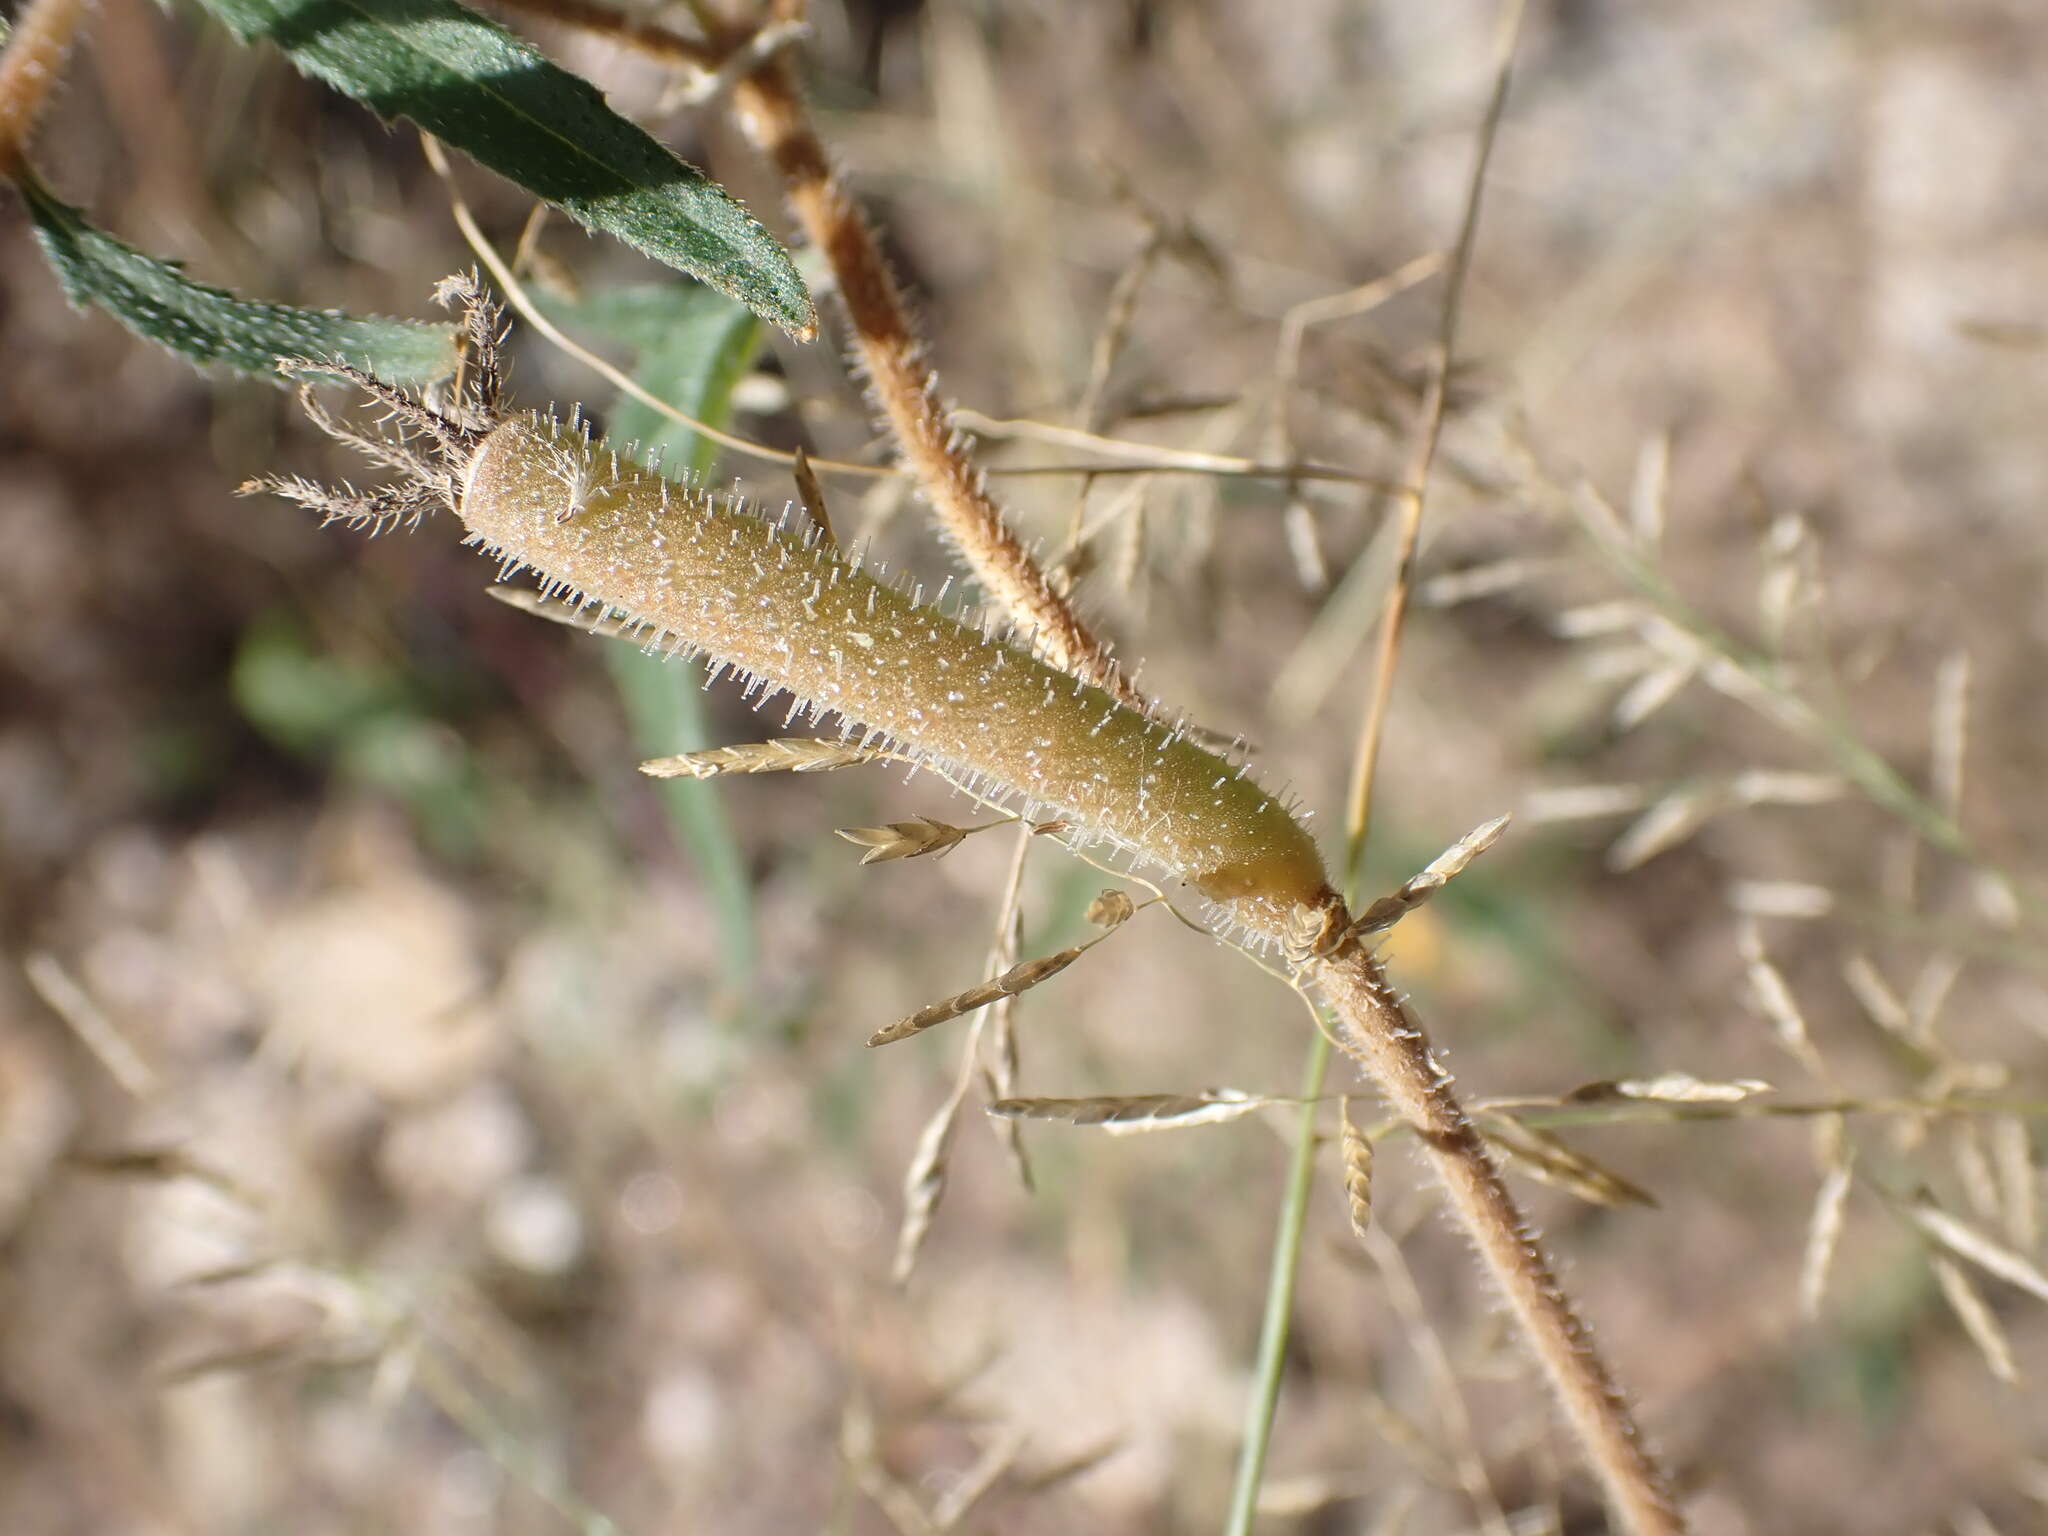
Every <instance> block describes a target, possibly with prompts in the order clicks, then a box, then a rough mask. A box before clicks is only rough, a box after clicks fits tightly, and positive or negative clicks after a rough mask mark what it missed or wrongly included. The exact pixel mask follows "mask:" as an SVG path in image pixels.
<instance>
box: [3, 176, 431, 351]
mask: <svg viewBox="0 0 2048 1536" xmlns="http://www.w3.org/2000/svg"><path fill="white" fill-rule="evenodd" d="M20 186H21V193H22V196H23V197H24V198H25V199H26V200H27V202H28V211H29V216H30V217H31V218H33V219H34V220H35V226H36V239H37V241H38V243H40V244H41V246H42V248H43V254H44V255H45V256H47V257H48V258H49V261H50V265H51V266H52V267H54V268H55V269H56V271H57V278H58V281H59V282H61V283H62V284H63V285H64V293H65V296H66V297H67V298H69V299H70V300H71V302H72V303H73V304H75V305H77V306H78V307H79V308H81V309H84V308H86V307H88V306H97V307H99V308H101V309H104V310H106V311H107V313H108V314H110V315H112V316H113V317H114V318H115V319H116V320H119V321H120V322H121V323H122V324H123V325H125V326H127V327H128V329H129V330H131V331H133V332H135V333H136V334H137V335H138V336H143V337H146V338H148V339H149V340H151V341H155V342H161V343H162V344H163V345H164V346H166V347H169V348H170V349H171V350H172V351H174V352H178V353H182V354H183V355H184V356H186V357H188V358H190V359H192V361H193V362H194V363H197V364H199V365H200V366H201V367H207V366H211V365H214V364H218V365H220V366H223V367H227V368H233V369H236V370H238V371H239V372H242V373H249V374H256V375H259V376H261V377H264V378H271V379H278V380H279V382H283V380H282V379H281V378H280V376H279V374H278V372H277V368H276V363H277V360H278V359H279V358H280V357H308V358H314V359H317V360H319V361H323V362H348V363H353V364H355V365H356V366H357V367H358V368H363V369H366V370H368V371H369V372H371V373H374V374H375V375H377V377H378V378H380V379H385V380H388V381H389V382H391V383H393V384H425V383H429V382H431V381H432V380H435V379H440V378H445V377H447V375H448V374H449V373H450V372H452V371H453V370H454V367H455V330H454V328H453V327H452V326H447V325H421V324H418V323H415V322H413V321H410V320H383V319H359V318H357V317H355V316H353V315H344V314H342V313H340V312H339V311H336V310H319V309H294V308H293V307H291V306H290V305H287V304H264V303H258V302H256V301H255V300H251V299H240V298H236V297H235V295H233V294H232V293H229V292H227V291H226V290H225V289H222V288H213V287H209V286H208V285H207V284H205V283H197V282H194V281H193V280H192V279H191V278H189V277H187V276H185V274H184V273H183V272H182V271H180V270H179V269H178V267H177V265H176V263H174V262H168V261H160V260H158V259H157V258H156V257H154V256H145V255H144V254H143V253H142V252H141V251H138V250H136V249H135V248H134V247H133V246H129V245H124V244H122V243H121V242H120V241H119V240H116V239H115V238H114V237H113V236H112V235H110V234H108V233H106V232H105V231H104V230H101V229H97V228H95V227H94V226H93V225H92V224H90V223H89V222H87V220H86V218H85V215H84V214H82V213H80V212H79V211H78V210H77V209H76V208H73V207H72V206H70V204H68V203H65V202H62V201H60V200H59V199H58V198H56V197H55V196H54V195H52V194H51V192H50V190H49V189H48V188H47V187H45V186H43V185H42V184H41V183H39V182H37V181H36V180H35V179H34V178H32V177H24V178H23V179H22V181H21V183H20Z"/></svg>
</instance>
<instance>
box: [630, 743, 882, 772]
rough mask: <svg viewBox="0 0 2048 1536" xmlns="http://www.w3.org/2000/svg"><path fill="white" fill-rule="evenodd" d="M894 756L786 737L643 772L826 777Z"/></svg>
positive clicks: (673, 760)
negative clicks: (839, 770)
mask: <svg viewBox="0 0 2048 1536" xmlns="http://www.w3.org/2000/svg"><path fill="white" fill-rule="evenodd" d="M893 755H894V754H892V753H888V752H878V751H876V750H874V749H873V748H871V747H856V746H853V745H851V744H849V743H847V742H840V741H814V740H812V739H810V738H809V737H804V736H785V737H783V738H781V739H779V740H776V741H750V742H745V743H743V744H741V745H738V746H731V747H709V748H706V749H705V750H704V751H702V752H679V753H677V754H676V755H675V756H674V757H651V758H649V759H648V760H647V761H646V762H644V763H642V764H641V765H640V771H641V772H642V773H644V774H646V775H647V776H648V777H649V778H650V779H715V778H717V777H718V776H719V775H720V774H725V773H826V772H829V771H830V770H832V769H834V768H853V767H857V766H858V765H859V764H861V763H878V762H888V761H890V760H891V759H892V758H893Z"/></svg>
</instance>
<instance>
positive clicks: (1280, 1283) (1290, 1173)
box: [1223, 1030, 1330, 1536]
mask: <svg viewBox="0 0 2048 1536" xmlns="http://www.w3.org/2000/svg"><path fill="white" fill-rule="evenodd" d="M1329 1071H1330V1040H1329V1037H1328V1036H1327V1035H1325V1034H1324V1033H1323V1032H1322V1031H1321V1030H1317V1031H1316V1032H1315V1041H1314V1043H1313V1044H1312V1045H1310V1047H1309V1052H1308V1062H1307V1064H1306V1065H1305V1066H1304V1067H1303V1068H1302V1074H1301V1115H1300V1117H1299V1118H1298V1119H1297V1120H1296V1121H1295V1125H1294V1152H1293V1155H1292V1156H1291V1157H1290V1158H1289V1159H1288V1163H1287V1184H1286V1187H1285V1188H1284V1189H1283V1190H1282V1191H1281V1195H1280V1219H1279V1221H1278V1222H1277V1223H1275V1225H1274V1229H1273V1256H1272V1261H1271V1263H1270V1264H1269V1265H1268V1267H1267V1273H1266V1305H1265V1309H1264V1312H1263V1313H1262V1315H1261V1316H1260V1318H1259V1347H1258V1353H1257V1355H1256V1356H1255V1357H1254V1361H1253V1365H1252V1389H1251V1395H1250V1396H1249V1397H1247V1398H1246V1399H1245V1407H1244V1441H1243V1444H1242V1445H1241V1446H1240V1447H1239V1449H1238V1453H1237V1477H1236V1480H1235V1481H1234V1482H1233V1483H1232V1485H1231V1489H1230V1514H1229V1517H1228V1518H1227V1519H1226V1520H1225V1521H1224V1524H1223V1529H1224V1532H1225V1533H1226V1536H1249V1533H1250V1531H1251V1528H1252V1516H1253V1515H1254V1514H1256V1513H1257V1512H1258V1507H1259V1487H1260V1485H1261V1484H1262V1483H1263V1482H1264V1481H1265V1476H1266V1453H1267V1452H1268V1451H1269V1450H1270V1449H1271V1448H1272V1443H1273V1420H1274V1417H1275V1415H1276V1414H1277V1412H1278V1410H1279V1406H1280V1378H1281V1376H1282V1375H1283V1374H1284V1373H1285V1370H1286V1365H1287V1336H1288V1334H1289V1332H1290V1331H1291V1330H1292V1328H1293V1325H1294V1291H1295V1284H1296V1281H1297V1279H1298V1277H1299V1275H1300V1273H1301V1240H1302V1234H1303V1233H1304V1232H1305V1231H1306V1229H1307V1225H1308V1201H1309V1192H1310V1190H1311V1189H1313V1188H1314V1186H1315V1174H1316V1145H1317V1136H1316V1117H1317V1116H1318V1115H1319V1114H1320V1113H1321V1111H1322V1102H1321V1101H1322V1096H1323V1085H1324V1082H1325V1081H1326V1080H1327V1078H1328V1076H1329Z"/></svg>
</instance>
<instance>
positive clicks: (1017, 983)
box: [863, 861, 1108, 1045]
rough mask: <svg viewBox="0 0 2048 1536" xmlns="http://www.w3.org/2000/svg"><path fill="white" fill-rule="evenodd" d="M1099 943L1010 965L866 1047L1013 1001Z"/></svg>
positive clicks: (923, 1010)
mask: <svg viewBox="0 0 2048 1536" xmlns="http://www.w3.org/2000/svg"><path fill="white" fill-rule="evenodd" d="M863 862H865V861H863ZM1103 937H1104V938H1106V937H1108V935H1106V934H1105V935H1104V936H1103ZM1101 942H1102V940H1101V939H1090V940H1089V941H1088V942H1087V943H1086V944H1076V945H1074V946H1072V947H1071V948H1068V949H1063V950H1060V951H1059V952H1058V953H1057V954H1051V955H1041V956H1039V957H1038V958H1037V959H1036V960H1025V961H1023V962H1021V963H1019V964H1017V965H1013V966H1011V967H1010V968H1009V969H1008V970H1007V971H1005V972H1003V974H1002V975H1000V976H997V977H994V978H993V979H991V980H989V981H984V982H983V983H981V985H979V986H976V987H969V988H968V989H967V990H966V991H965V992H956V993H954V994H953V996H951V997H948V998H942V999H940V1000H939V1001H938V1002H936V1003H929V1004H927V1005H926V1006H924V1007H922V1008H920V1009H918V1010H917V1012H915V1013H913V1014H911V1015H910V1016H909V1017H908V1018H905V1019H899V1020H898V1021H897V1022H896V1023H894V1024H891V1025H890V1026H889V1027H888V1028H886V1029H878V1030H876V1031H875V1032H874V1033H873V1034H872V1035H870V1036H868V1044H869V1045H894V1044H895V1043H896V1042H897V1041H898V1040H908V1039H909V1038H910V1037H911V1036H912V1035H921V1034H923V1033H924V1032H925V1031H926V1030H928V1029H930V1028H931V1027H932V1026H933V1025H935V1024H944V1023H945V1022H946V1021H947V1020H949V1019H957V1018H959V1017H960V1015H961V1014H963V1013H972V1012H974V1010H975V1009H977V1008H986V1007H987V1006H988V1005H989V1004H990V1003H993V1002H995V1001H996V1000H997V999H998V998H1004V997H1015V996H1016V995H1017V994H1018V993H1019V992H1027V991H1029V990H1030V989H1031V988H1033V987H1035V986H1037V985H1038V984H1039V983H1040V982H1042V981H1048V980H1050V979H1051V978H1052V977H1054V976H1057V975H1059V973H1060V972H1061V971H1064V970H1065V969H1066V968H1067V967H1068V966H1070V965H1072V964H1073V963H1074V962H1075V961H1076V960H1078V959H1080V958H1081V956H1082V955H1083V954H1085V953H1087V951H1089V950H1091V949H1093V948H1094V947H1095V946H1096V945H1097V944H1100V943H1101Z"/></svg>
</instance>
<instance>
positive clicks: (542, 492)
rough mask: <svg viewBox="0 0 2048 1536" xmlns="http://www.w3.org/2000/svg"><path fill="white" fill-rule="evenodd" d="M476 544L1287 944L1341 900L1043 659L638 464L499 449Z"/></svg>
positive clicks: (1251, 807)
mask: <svg viewBox="0 0 2048 1536" xmlns="http://www.w3.org/2000/svg"><path fill="white" fill-rule="evenodd" d="M459 490H460V494H459V497H458V500H457V511H458V513H459V514H460V516H461V518H462V521H463V523H464V524H465V525H466V526H467V528H468V529H469V533H470V539H471V542H473V543H477V544H481V545H482V546H484V547H485V549H487V550H488V551H490V552H491V553H493V554H496V555H498V556H500V557H501V558H502V559H503V560H504V561H505V562H506V566H507V569H508V571H509V570H511V569H515V568H518V567H526V566H530V567H532V568H533V569H534V570H535V571H536V572H538V573H539V574H540V576H541V578H542V581H543V582H544V584H545V586H546V588H547V590H548V591H550V592H563V593H567V594H570V595H572V596H574V597H576V598H578V599H582V600H597V601H602V602H604V603H606V604H608V605H610V606H612V607H615V608H618V609H620V610H623V611H624V612H625V613H627V614H628V615H630V616H632V618H633V619H634V620H636V621H637V622H638V623H639V624H641V625H643V626H646V627H647V628H648V629H649V630H651V631H652V632H653V643H654V644H656V645H665V646H667V647H668V648H669V649H671V650H674V651H685V650H688V651H695V652H701V653H703V654H704V655H705V656H707V657H708V658H710V660H711V661H712V663H713V665H714V667H715V668H731V669H732V670H733V671H734V672H735V673H736V674H738V675H740V676H741V677H743V678H744V679H745V680H746V681H747V683H748V691H749V692H752V691H754V690H755V689H756V688H760V689H769V688H779V689H786V690H787V691H788V692H789V693H790V694H792V695H793V696H794V697H795V699H796V701H797V703H796V706H795V709H793V710H792V716H794V714H795V713H797V712H800V711H803V712H808V713H810V714H811V715H812V716H813V717H819V716H823V715H825V714H827V713H832V714H837V715H838V716H840V717H841V719H842V720H844V721H845V722H847V723H848V734H849V735H850V736H859V737H860V739H862V740H863V741H864V742H866V743H869V744H886V745H889V746H891V747H893V748H894V749H895V750H898V751H900V752H903V753H904V754H906V755H908V756H910V757H912V758H914V759H916V760H918V761H922V762H925V763H928V764H930V766H932V767H933V768H935V769H937V770H939V771H940V772H942V773H944V774H945V775H946V776H947V777H948V778H949V779H951V780H952V781H954V782H955V783H957V784H959V785H960V786H961V787H963V788H965V789H967V790H969V791H970V792H971V793H974V794H976V795H979V796H982V797H983V798H986V799H990V800H993V801H995V802H997V803H1000V804H1004V805H1006V806H1009V807H1010V808H1012V809H1015V810H1017V811H1019V812H1020V813H1021V814H1023V815H1025V816H1027V817H1031V818H1033V819H1036V818H1039V817H1043V816H1052V817H1057V818H1059V819H1060V820H1063V821H1066V822H1068V823H1070V824H1071V825H1072V826H1073V828H1074V829H1075V832H1076V834H1077V835H1078V836H1079V837H1080V838H1082V839H1084V840H1098V839H1099V840H1102V841H1106V842H1108V843H1111V844H1113V845H1114V846H1116V847H1117V848H1119V849H1121V850H1124V851H1125V852H1127V853H1129V854H1132V855H1135V856H1136V857H1137V858H1138V859H1140V860H1141V861H1149V862H1151V863H1155V864H1158V865H1161V866H1163V867H1164V868H1165V869H1167V870H1169V871H1171V872H1172V873H1173V874H1175V875H1177V876H1178V877H1180V878H1181V879H1183V880H1185V881H1187V882H1188V883H1189V884H1190V885H1192V886H1194V887H1195V888H1196V889H1197V890H1198V891H1200V892H1201V893H1202V894H1203V895H1204V896H1206V897H1207V898H1209V899H1210V900H1211V901H1212V902H1214V903H1215V904H1216V905H1217V906H1218V908H1220V909H1221V915H1223V916H1224V917H1225V918H1227V919H1228V920H1229V921H1231V922H1234V923H1237V924H1240V925H1242V926H1243V927H1244V928H1245V929H1247V930H1249V931H1250V932H1251V933H1253V934H1255V935H1257V936H1259V937H1261V938H1265V939H1277V940H1284V939H1285V938H1286V936H1287V935H1288V933H1289V931H1290V918H1291V916H1292V914H1295V913H1297V912H1298V911H1299V909H1300V908H1302V907H1303V906H1305V905H1316V904H1319V903H1321V902H1323V901H1324V900H1325V899H1326V898H1327V896H1328V894H1329V886H1328V882H1327V880H1326V879H1325V877H1324V873H1323V866H1322V860H1321V858H1320V857H1319V856H1318V854H1317V852H1316V847H1315V843H1314V841H1313V840H1312V839H1311V838H1310V837H1309V834H1308V832H1307V831H1306V829H1305V828H1303V827H1302V825H1301V824H1300V823H1299V822H1298V821H1296V820H1295V818H1294V817H1293V816H1292V815H1290V814H1289V813H1288V811H1287V809H1286V808H1285V807H1284V806H1282V805H1281V803H1280V802H1279V801H1277V800H1275V799H1274V798H1273V797H1272V796H1271V795H1269V794H1267V793H1266V792H1265V791H1264V790H1263V789H1261V788H1260V787H1259V786H1258V785H1257V784H1256V783H1254V782H1253V781H1252V779H1251V778H1250V777H1249V776H1248V775H1247V774H1246V772H1245V771H1244V769H1243V768H1242V767H1241V766H1239V765H1237V764H1233V763H1230V762H1227V761H1225V760H1224V759H1222V758H1220V757H1218V756H1216V755H1215V754H1213V753H1211V752H1208V751H1205V750H1204V749H1203V748H1201V747H1200V746H1198V745H1196V744H1195V743H1194V742H1193V741H1191V740H1189V739H1188V738H1187V736H1186V735H1185V734H1184V733H1182V732H1181V731H1179V730H1178V729H1176V728H1175V727H1173V726H1171V725H1168V724H1166V723H1163V722H1161V721H1158V720H1154V719H1150V718H1148V717H1147V716H1145V715H1143V714H1140V713H1139V712H1137V711H1136V710H1133V709H1130V708H1128V707H1126V706H1124V705H1122V704H1119V703H1118V702H1117V701H1116V700H1114V699H1112V698H1111V697H1110V696H1109V695H1108V694H1106V693H1105V692H1103V691H1102V690H1101V689H1099V688H1096V687H1092V686H1089V685H1087V684H1083V683H1080V682H1077V681H1076V680H1075V679H1073V678H1071V677H1068V676H1066V675H1065V674H1063V673H1060V672H1057V671H1054V670H1053V669H1052V668H1050V667H1048V666H1046V665H1045V664H1044V663H1043V662H1041V661H1039V660H1037V659H1036V658H1035V657H1033V656H1032V655H1031V654H1030V653H1028V652H1027V651H1024V650H1020V649H1018V648H1017V647H1015V646H1013V645H1009V644H1005V643H1004V642H1003V641H1001V640H998V639H996V638H993V637H992V636H991V635H990V634H989V633H987V632H986V631H985V630H983V629H977V628H974V627H972V626H970V625H967V624H963V623H961V622H959V621H958V620H956V619H954V618H952V617H949V616H948V615H946V614H944V613H942V612H940V611H939V610H938V609H936V608H932V607H927V606H923V605H921V604H919V603H918V602H916V601H915V600H914V599H913V598H912V597H910V596H907V595H906V594H904V593H903V592H901V591H899V590H897V589H896V588H895V587H893V586H891V585H889V584H888V583H886V582H883V581H878V580H876V579H875V578H874V577H873V576H871V575H869V574H868V573H866V572H864V571H863V570H861V569H860V568H859V566H858V564H857V563H853V562H849V561H848V560H847V559H845V558H844V557H843V556H842V555H841V554H840V553H839V551H837V550H836V549H834V548H832V547H831V546H829V545H828V544H826V543H824V542H823V541H822V540H820V539H818V538H817V537H816V536H815V533H809V534H802V535H799V534H796V533H791V532H789V531H786V530H785V529H783V528H780V527H778V526H776V525H775V524H773V523H771V522H769V521H767V520H765V519H763V518H760V517H757V516H754V515H752V514H750V513H748V512H745V511H741V510H737V509H735V508H733V507H731V506H730V505H727V504H724V503H721V502H719V501H716V500H714V499H713V498H710V497H707V496H704V495H702V494H699V493H695V492H692V491H689V490H686V489H684V488H682V487H680V486H677V485H675V484H673V483H672V482H670V481H668V480H665V479H663V478H662V477H661V476H659V475H656V474H653V473H650V472H648V471H646V470H643V469H640V468H638V467H636V466H634V465H632V464H630V463H626V462H622V461H621V460H619V458H618V457H617V455H615V454H613V453H612V452H610V451H609V450H607V449H604V448H602V447H600V446H598V445H596V444H594V443H592V442H590V441H588V440H587V438H586V437H585V436H584V435H583V433H582V432H581V431H580V430H578V429H575V428H573V427H570V426H566V425H564V424H562V423H559V422H555V421H551V420H548V419H544V418H521V419H515V420H511V421H508V422H506V423H504V424H503V425H500V426H498V427H496V428H495V429H493V430H492V431H491V432H490V433H489V434H488V435H487V436H486V437H485V438H484V439H483V441H482V443H481V445H480V446H479V447H478V448H477V449H476V451H475V453H474V455H473V456H472V457H471V458H470V460H469V462H468V464H467V465H466V466H465V468H464V470H463V472H462V475H461V479H460V487H459Z"/></svg>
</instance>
